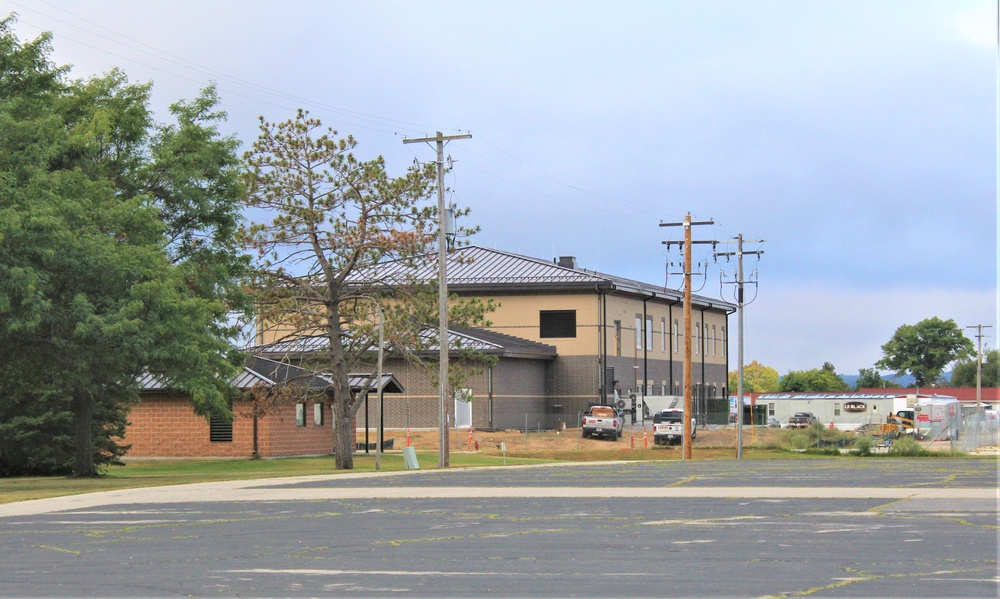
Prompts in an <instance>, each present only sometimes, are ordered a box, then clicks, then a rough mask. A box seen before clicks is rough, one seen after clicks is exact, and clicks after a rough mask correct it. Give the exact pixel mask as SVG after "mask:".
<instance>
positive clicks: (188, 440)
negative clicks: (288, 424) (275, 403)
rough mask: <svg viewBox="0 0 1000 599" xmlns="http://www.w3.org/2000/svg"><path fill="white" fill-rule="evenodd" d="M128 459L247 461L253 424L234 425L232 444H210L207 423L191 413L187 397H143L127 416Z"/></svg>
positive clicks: (245, 421)
mask: <svg viewBox="0 0 1000 599" xmlns="http://www.w3.org/2000/svg"><path fill="white" fill-rule="evenodd" d="M125 443H129V444H131V445H132V448H131V449H130V450H129V451H128V454H126V455H127V457H144V458H145V457H156V458H166V457H178V458H194V457H198V458H201V457H212V458H224V457H225V458H232V457H249V456H250V455H252V453H253V421H251V420H250V419H246V418H236V419H235V420H234V421H233V441H232V442H231V443H212V442H211V441H210V440H209V426H208V421H207V420H206V419H205V418H203V417H201V416H198V415H197V414H195V413H194V408H193V407H192V406H191V400H190V399H188V398H186V397H176V396H175V397H169V396H146V397H143V398H142V400H141V401H140V402H139V403H138V404H137V405H135V406H133V407H132V411H131V412H130V413H129V425H128V427H127V428H126V429H125Z"/></svg>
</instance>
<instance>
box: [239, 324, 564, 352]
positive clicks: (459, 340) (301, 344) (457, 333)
mask: <svg viewBox="0 0 1000 599" xmlns="http://www.w3.org/2000/svg"><path fill="white" fill-rule="evenodd" d="M420 337H421V339H422V340H423V344H424V351H426V352H438V351H439V349H440V347H439V345H438V343H437V331H436V330H433V329H426V330H424V331H423V332H421V333H420ZM328 343H329V339H328V338H327V337H326V336H325V335H314V336H310V337H299V338H295V339H288V340H285V341H279V342H276V343H271V344H268V345H259V346H257V347H253V348H250V351H251V352H252V353H253V354H256V355H263V356H278V355H281V356H284V355H299V354H309V353H314V352H318V351H323V350H324V349H326V348H327V346H328ZM448 347H449V348H450V349H451V350H460V349H461V350H472V351H477V352H483V353H489V354H501V355H504V356H507V357H531V356H538V357H555V355H556V348H555V347H553V346H551V345H546V344H544V343H535V342H533V341H528V340H527V339H521V338H519V337H513V336H511V335H504V334H501V333H494V332H492V331H485V330H481V329H450V330H449V331H448Z"/></svg>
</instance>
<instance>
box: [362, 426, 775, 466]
mask: <svg viewBox="0 0 1000 599" xmlns="http://www.w3.org/2000/svg"><path fill="white" fill-rule="evenodd" d="M368 434H369V438H370V442H371V443H374V442H375V431H374V430H370V431H369V433H368ZM779 434H780V433H779V431H777V430H775V429H766V428H762V429H756V430H751V429H750V428H746V429H744V431H743V446H744V447H745V448H747V447H752V446H768V445H771V446H773V444H774V443H776V442H777V439H776V437H777V436H778V435H779ZM409 435H410V445H411V446H413V447H414V448H416V449H417V450H419V451H437V449H438V440H439V438H440V432H439V431H438V429H420V430H411V431H410V433H409ZM385 438H386V440H389V439H392V440H393V450H394V451H399V450H401V449H402V448H403V447H405V446H406V431H401V430H387V431H385ZM470 439H471V441H470ZM358 442H359V443H363V442H364V431H363V430H359V431H358ZM501 444H504V446H501ZM449 447H450V449H451V451H461V452H468V451H471V452H477V453H481V454H485V455H501V454H502V453H503V452H504V450H506V453H507V455H519V456H523V457H564V458H568V459H591V458H593V459H636V458H640V457H642V458H645V459H649V458H651V457H662V458H666V459H669V458H670V457H673V456H671V455H669V454H670V453H671V452H675V453H676V457H678V458H679V457H680V454H681V453H682V450H681V447H680V446H679V445H670V446H663V445H656V444H655V443H654V442H653V432H652V426H651V425H647V428H646V436H645V438H643V430H642V428H640V427H638V426H637V427H635V428H634V429H633V430H632V431H631V432H630V431H629V429H628V427H626V428H625V430H624V431H623V432H622V436H621V438H620V439H610V438H594V437H590V438H587V439H584V438H583V436H582V434H581V430H580V429H579V428H569V429H564V430H562V431H554V430H549V431H538V432H534V431H529V432H528V433H527V434H525V433H524V432H522V431H519V430H507V431H479V430H475V429H473V430H472V431H471V435H470V431H469V429H452V430H451V431H450V434H449ZM692 448H693V450H694V451H696V452H700V453H711V454H719V456H718V457H722V456H724V455H726V454H727V452H728V453H732V454H735V451H736V429H735V428H734V427H731V426H730V427H726V428H719V429H698V432H697V435H696V438H695V440H694V444H693V445H692ZM635 452H638V453H642V452H655V454H659V455H644V456H639V455H636V453H635ZM573 454H578V455H575V456H574V455H573ZM706 457H707V456H706Z"/></svg>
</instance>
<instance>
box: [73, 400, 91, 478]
mask: <svg viewBox="0 0 1000 599" xmlns="http://www.w3.org/2000/svg"><path fill="white" fill-rule="evenodd" d="M93 422H94V401H93V398H92V397H91V396H90V394H89V393H87V392H85V391H78V392H76V393H74V394H73V425H74V427H75V440H76V455H75V460H74V464H73V476H80V477H84V476H97V469H96V468H95V467H94V439H93Z"/></svg>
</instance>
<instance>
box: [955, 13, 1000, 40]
mask: <svg viewBox="0 0 1000 599" xmlns="http://www.w3.org/2000/svg"><path fill="white" fill-rule="evenodd" d="M954 27H955V31H956V32H957V33H958V36H959V38H961V39H962V40H964V41H966V42H969V43H971V44H974V45H976V46H983V47H986V48H992V47H993V46H994V45H995V44H996V43H997V13H996V9H995V8H994V6H993V5H992V4H991V3H985V2H984V3H983V4H980V5H979V6H977V7H975V8H972V9H969V10H963V11H960V12H959V13H958V14H957V15H956V16H955V20H954Z"/></svg>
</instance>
